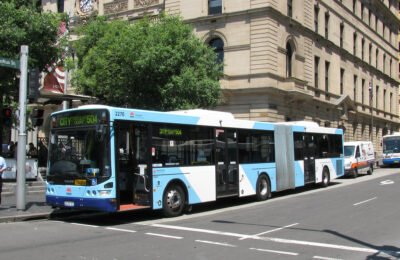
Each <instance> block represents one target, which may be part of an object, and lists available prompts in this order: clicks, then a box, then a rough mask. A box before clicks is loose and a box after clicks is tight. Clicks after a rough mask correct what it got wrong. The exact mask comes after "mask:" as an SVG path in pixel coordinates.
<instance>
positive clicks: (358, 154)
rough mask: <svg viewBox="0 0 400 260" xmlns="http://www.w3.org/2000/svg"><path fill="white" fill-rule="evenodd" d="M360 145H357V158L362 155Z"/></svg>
mask: <svg viewBox="0 0 400 260" xmlns="http://www.w3.org/2000/svg"><path fill="white" fill-rule="evenodd" d="M360 156H361V154H360V146H358V145H357V150H356V158H358V157H360Z"/></svg>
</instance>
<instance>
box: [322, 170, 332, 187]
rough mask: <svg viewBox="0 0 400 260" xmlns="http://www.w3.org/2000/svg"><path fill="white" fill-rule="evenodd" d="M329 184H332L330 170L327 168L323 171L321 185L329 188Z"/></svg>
mask: <svg viewBox="0 0 400 260" xmlns="http://www.w3.org/2000/svg"><path fill="white" fill-rule="evenodd" d="M329 182H330V180H329V170H328V168H326V167H325V168H324V170H323V171H322V183H321V185H322V187H328V185H329Z"/></svg>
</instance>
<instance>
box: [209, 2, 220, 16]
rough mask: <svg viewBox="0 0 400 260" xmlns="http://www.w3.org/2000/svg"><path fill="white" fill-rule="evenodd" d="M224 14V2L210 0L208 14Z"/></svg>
mask: <svg viewBox="0 0 400 260" xmlns="http://www.w3.org/2000/svg"><path fill="white" fill-rule="evenodd" d="M220 13H222V0H208V14H209V15H212V14H220Z"/></svg>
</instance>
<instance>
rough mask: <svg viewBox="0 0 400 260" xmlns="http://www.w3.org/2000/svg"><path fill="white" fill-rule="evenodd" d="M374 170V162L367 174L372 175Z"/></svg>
mask: <svg viewBox="0 0 400 260" xmlns="http://www.w3.org/2000/svg"><path fill="white" fill-rule="evenodd" d="M373 171H374V165H373V164H370V165H369V170H368V171H367V174H368V175H372V172H373Z"/></svg>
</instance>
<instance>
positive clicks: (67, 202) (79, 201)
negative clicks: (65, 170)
mask: <svg viewBox="0 0 400 260" xmlns="http://www.w3.org/2000/svg"><path fill="white" fill-rule="evenodd" d="M46 203H47V204H48V205H51V206H54V207H61V208H74V209H88V210H99V211H107V212H116V211H117V210H116V208H117V206H116V205H117V203H116V200H115V199H110V198H107V199H94V198H93V199H88V198H74V197H63V196H52V195H46Z"/></svg>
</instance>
